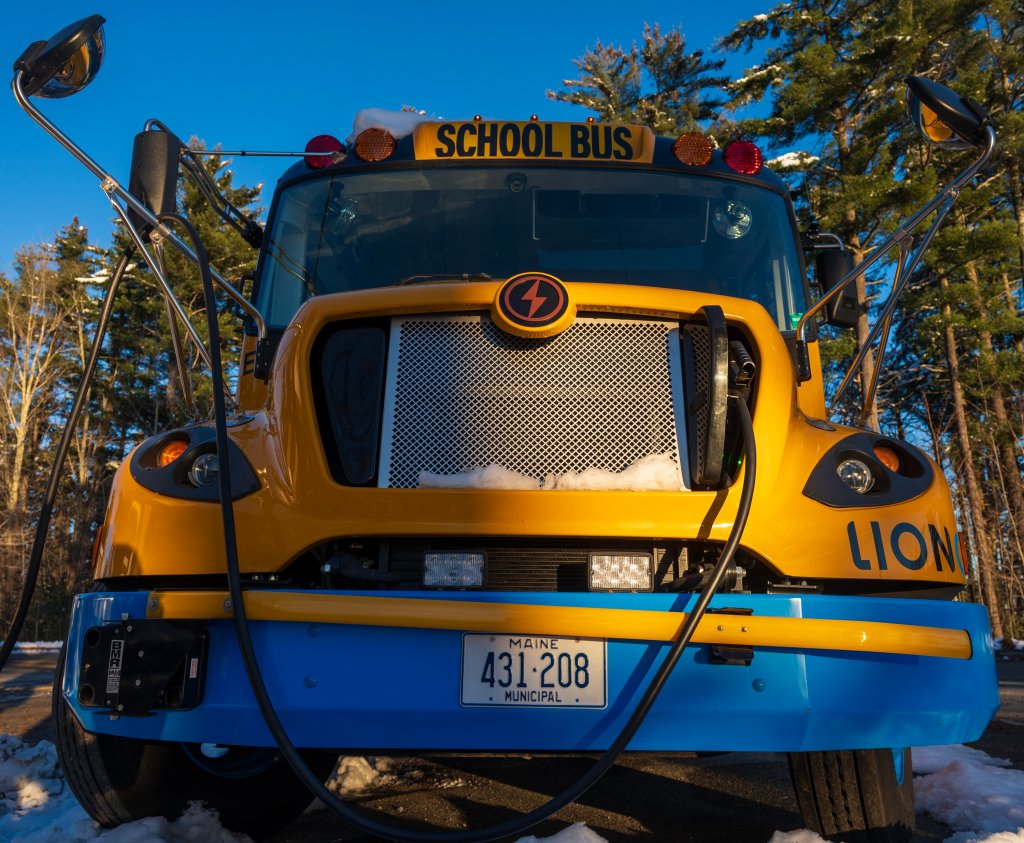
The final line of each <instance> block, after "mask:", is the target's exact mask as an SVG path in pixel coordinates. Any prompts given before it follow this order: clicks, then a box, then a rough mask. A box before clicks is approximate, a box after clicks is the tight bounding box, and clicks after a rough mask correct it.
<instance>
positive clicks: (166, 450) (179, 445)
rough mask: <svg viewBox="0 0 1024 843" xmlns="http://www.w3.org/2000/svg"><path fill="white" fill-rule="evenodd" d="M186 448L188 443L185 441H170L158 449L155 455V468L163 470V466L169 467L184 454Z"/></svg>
mask: <svg viewBox="0 0 1024 843" xmlns="http://www.w3.org/2000/svg"><path fill="white" fill-rule="evenodd" d="M187 447H188V442H187V441H186V440H185V439H172V440H171V441H170V442H168V443H167V444H166V445H164V446H163V447H162V448H161V449H160V453H159V454H157V455H156V465H157V468H163V467H164V466H165V465H170V464H171V463H172V462H174V461H175V460H176V459H177V458H178V457H180V456H181V455H182V454H184V453H185V449H186V448H187Z"/></svg>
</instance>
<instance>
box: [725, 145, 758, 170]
mask: <svg viewBox="0 0 1024 843" xmlns="http://www.w3.org/2000/svg"><path fill="white" fill-rule="evenodd" d="M722 158H723V159H724V160H725V163H726V164H728V165H729V166H730V167H732V168H733V169H734V170H735V171H736V172H737V173H743V175H745V176H754V175H757V173H758V172H760V170H761V165H762V164H764V156H763V155H762V154H761V150H760V149H758V148H757V147H756V146H754V144H752V143H751V142H750V141H733V142H732V143H730V144H729V145H728V146H727V147H726V148H725V152H723V153H722Z"/></svg>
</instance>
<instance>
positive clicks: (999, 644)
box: [992, 638, 1024, 650]
mask: <svg viewBox="0 0 1024 843" xmlns="http://www.w3.org/2000/svg"><path fill="white" fill-rule="evenodd" d="M992 646H993V647H995V648H996V650H1024V641H1021V640H1019V639H1017V638H1009V639H1004V638H996V639H995V640H994V641H993V642H992Z"/></svg>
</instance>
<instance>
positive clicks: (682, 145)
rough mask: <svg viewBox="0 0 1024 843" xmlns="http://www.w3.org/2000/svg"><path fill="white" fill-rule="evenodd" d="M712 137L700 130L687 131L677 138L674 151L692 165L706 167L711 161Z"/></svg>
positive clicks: (682, 159) (673, 146)
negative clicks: (701, 132)
mask: <svg viewBox="0 0 1024 843" xmlns="http://www.w3.org/2000/svg"><path fill="white" fill-rule="evenodd" d="M712 149H713V147H712V146H711V139H710V138H708V137H706V136H705V135H702V134H700V133H699V132H687V133H686V134H685V135H680V136H679V137H678V138H676V142H675V143H674V144H672V153H673V154H674V155H675V156H676V158H678V159H679V160H680V161H682V162H683V163H684V164H689V165H690V166H691V167H706V166H707V165H708V164H710V163H711V150H712Z"/></svg>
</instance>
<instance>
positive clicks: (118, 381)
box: [0, 141, 260, 639]
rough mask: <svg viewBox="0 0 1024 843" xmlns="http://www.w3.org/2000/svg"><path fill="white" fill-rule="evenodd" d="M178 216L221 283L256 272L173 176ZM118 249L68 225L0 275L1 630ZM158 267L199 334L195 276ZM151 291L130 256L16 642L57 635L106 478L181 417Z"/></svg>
mask: <svg viewBox="0 0 1024 843" xmlns="http://www.w3.org/2000/svg"><path fill="white" fill-rule="evenodd" d="M193 145H198V144H197V142H195V141H193ZM205 166H206V167H207V170H208V172H209V173H210V174H211V176H212V177H213V178H214V180H215V181H216V182H217V184H218V187H219V188H220V189H221V191H222V192H223V193H224V194H225V195H226V196H227V197H228V199H229V200H231V201H232V202H233V203H234V204H235V205H236V206H237V207H239V208H242V209H243V210H247V211H249V212H250V213H253V214H256V213H258V211H259V209H258V208H257V207H256V203H257V202H258V201H259V193H260V191H259V189H258V188H254V187H249V186H245V185H242V186H239V187H236V186H235V185H234V184H233V175H232V173H231V171H230V170H229V169H228V168H227V166H226V162H225V161H224V160H222V159H221V158H220V157H219V156H210V157H209V158H207V159H206V162H205ZM178 208H179V209H180V212H181V213H183V214H184V215H185V216H187V217H188V218H189V219H190V220H191V221H192V223H193V225H194V226H195V227H196V229H197V230H198V231H199V233H200V235H201V236H202V238H203V242H204V244H205V246H206V250H207V252H208V254H209V256H210V260H211V263H212V264H213V265H214V266H216V267H217V268H218V269H219V271H220V272H221V273H222V274H223V275H224V277H225V278H227V280H229V281H231V282H232V283H233V284H235V285H238V284H239V283H241V281H242V279H243V278H244V277H245V276H246V275H247V274H248V273H250V272H252V271H253V270H254V269H255V264H256V253H255V251H254V250H252V249H251V248H250V247H249V246H247V245H246V244H245V243H243V242H242V241H241V239H240V238H238V237H237V235H235V234H234V233H233V232H232V230H231V229H229V228H227V226H225V225H224V224H223V223H222V222H221V220H220V218H219V217H217V216H216V214H215V213H214V212H213V210H212V209H211V208H210V207H209V205H208V204H207V203H206V201H205V200H204V199H203V197H202V195H201V194H200V193H199V191H198V189H197V188H196V187H195V186H194V185H193V183H192V182H185V181H181V182H179V188H178ZM128 242H129V240H128V237H127V234H126V233H125V232H124V231H123V230H120V229H119V230H117V231H115V233H114V237H113V243H112V245H111V247H110V248H101V247H99V246H97V245H95V244H93V243H91V242H90V240H89V236H88V232H87V231H86V229H85V227H84V226H82V225H80V224H79V222H78V220H77V219H73V220H72V221H71V222H70V223H69V224H68V225H66V226H64V227H63V228H62V229H61V230H60V231H59V232H57V234H56V236H55V238H54V240H53V242H52V243H47V244H43V245H38V246H26V247H24V248H22V249H21V250H19V252H18V253H17V255H16V256H15V260H14V267H13V272H11V273H10V274H9V275H8V274H3V273H0V630H4V631H6V629H7V628H8V627H9V625H10V622H11V619H12V618H13V616H14V612H15V610H16V608H17V603H18V598H19V595H20V592H21V587H22V582H23V578H24V572H25V568H26V566H27V564H28V559H29V552H30V549H31V546H32V538H33V534H34V530H35V523H36V517H37V513H38V510H39V504H40V501H41V499H42V496H43V494H44V492H45V488H46V485H47V480H48V477H49V473H50V468H51V465H52V460H53V452H54V450H55V448H56V446H57V442H58V439H59V437H60V430H61V427H62V425H63V423H64V420H65V419H66V418H67V416H68V414H69V411H70V409H71V404H72V401H73V400H74V396H75V393H76V391H77V389H78V384H79V379H80V376H81V372H82V369H83V366H84V363H85V360H86V357H87V356H88V354H89V350H90V348H91V345H92V340H93V336H94V334H95V330H96V320H97V317H98V315H99V310H100V305H101V302H102V299H103V297H104V295H105V294H106V291H107V286H108V285H109V283H110V281H111V276H112V273H113V271H114V266H115V264H116V262H117V259H118V257H119V256H120V254H121V253H122V251H123V250H124V248H125V247H126V246H127V245H128ZM166 264H167V269H168V276H169V277H170V278H171V279H172V280H173V283H174V289H175V293H176V295H177V296H178V298H179V300H180V301H181V303H182V305H183V306H184V308H185V310H186V312H187V313H188V314H189V316H190V318H191V321H192V324H193V325H195V326H196V328H197V330H198V331H199V333H200V335H201V336H203V337H205V319H204V317H203V310H204V307H205V304H204V300H203V293H202V285H201V282H200V279H199V277H198V274H197V273H196V271H195V270H194V269H193V268H192V267H191V266H190V265H189V264H188V263H187V262H186V261H185V259H184V258H182V257H181V256H180V255H179V254H178V253H177V252H176V251H174V250H172V249H168V250H167V252H166ZM156 286H157V285H156V281H155V279H154V277H153V275H152V274H151V273H150V272H149V270H148V268H147V267H146V265H145V264H144V263H143V261H142V260H141V259H139V258H138V256H136V257H135V259H134V261H133V262H132V263H129V265H128V270H127V272H126V274H125V277H124V280H123V281H122V283H121V286H120V288H119V289H118V291H117V294H116V299H115V307H114V311H113V315H112V318H111V322H110V326H109V328H108V332H107V339H106V342H105V345H104V353H103V355H102V357H101V359H100V364H99V366H98V369H97V374H96V377H95V380H94V382H93V385H92V388H91V390H90V394H89V396H88V401H87V402H86V404H85V407H84V410H83V413H82V416H81V418H80V420H79V423H78V425H77V427H76V429H75V431H74V438H73V440H72V443H71V448H70V451H69V454H68V459H67V464H66V465H65V467H64V470H63V472H62V473H61V482H60V488H59V493H58V499H57V505H56V506H55V508H54V512H53V519H52V524H51V529H50V537H49V540H48V542H47V547H46V554H45V557H44V561H43V565H42V568H41V574H40V581H39V583H38V585H37V587H36V594H35V597H34V599H33V605H32V608H31V610H30V613H29V616H28V620H27V623H26V628H25V631H24V633H23V637H25V638H27V639H33V638H34V639H40V638H41V639H57V638H62V637H63V635H64V632H65V628H66V626H67V620H68V612H69V609H70V605H71V598H72V596H73V595H74V594H76V593H78V592H81V591H83V590H87V589H88V588H89V587H90V585H89V583H90V581H91V574H92V572H91V567H92V561H93V550H94V547H93V545H94V542H95V540H96V536H97V533H98V530H99V527H100V525H101V523H102V521H103V513H104V509H105V507H106V499H107V493H108V492H109V487H110V481H111V478H112V477H113V474H114V472H115V471H116V469H117V467H118V466H119V465H120V464H121V462H122V460H123V459H124V458H125V457H126V456H127V454H128V453H129V451H130V450H131V449H132V447H134V445H136V444H137V443H138V442H139V441H141V440H142V439H144V438H146V437H149V436H152V435H154V434H156V433H159V432H160V431H161V430H165V429H169V428H173V427H177V426H180V425H181V424H183V423H185V422H186V421H188V420H189V414H188V410H187V408H186V407H185V406H184V405H183V402H182V400H181V389H180V383H179V376H178V371H177V368H176V365H175V362H174V355H173V349H172V346H171V343H170V339H169V337H170V333H169V327H168V321H167V316H166V309H165V307H164V304H163V302H162V299H161V297H160V295H159V294H158V293H157V290H156V289H155V288H156ZM224 305H225V302H223V301H219V302H218V307H219V308H221V309H222V310H221V312H222V314H223V318H222V320H221V340H222V344H223V346H224V348H223V352H224V354H225V356H227V355H232V354H233V355H235V358H234V359H237V350H238V346H239V345H240V340H241V325H240V322H239V320H238V319H237V318H236V317H235V315H234V314H232V313H231V312H230V310H229V309H228V308H226V307H225V306H224ZM189 353H193V354H194V349H190V350H189ZM188 362H189V363H190V364H193V367H195V364H196V363H197V362H198V361H197V360H196V359H195V358H194V356H193V357H192V358H190V359H189V361H188ZM193 388H194V391H195V394H196V399H197V403H198V404H199V405H200V407H201V408H204V409H203V411H204V412H209V409H208V408H209V406H210V403H211V402H210V385H209V380H208V378H200V379H198V380H197V382H196V383H195V384H194V385H193ZM2 634H3V632H0V635H2Z"/></svg>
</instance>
